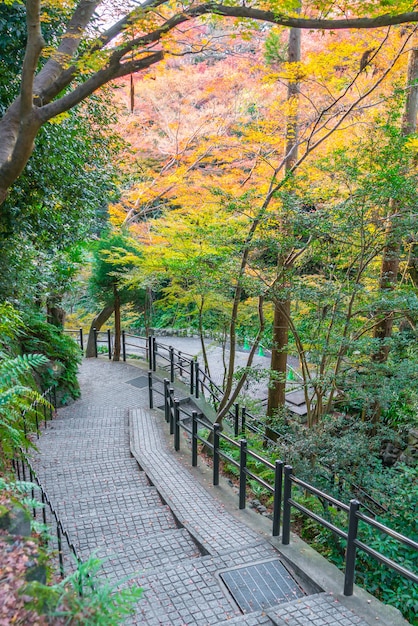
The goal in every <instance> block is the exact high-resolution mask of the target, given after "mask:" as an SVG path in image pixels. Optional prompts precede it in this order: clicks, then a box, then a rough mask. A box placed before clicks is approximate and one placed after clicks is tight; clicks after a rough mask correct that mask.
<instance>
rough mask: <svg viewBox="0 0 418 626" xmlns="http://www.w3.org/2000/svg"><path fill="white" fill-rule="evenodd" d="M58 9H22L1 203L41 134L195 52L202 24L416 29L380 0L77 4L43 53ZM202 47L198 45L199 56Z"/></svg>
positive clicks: (410, 9) (0, 169) (399, 8)
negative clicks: (129, 80)
mask: <svg viewBox="0 0 418 626" xmlns="http://www.w3.org/2000/svg"><path fill="white" fill-rule="evenodd" d="M55 6H56V4H55V3H51V4H48V3H47V4H46V5H45V6H41V3H40V0H28V2H27V3H26V18H25V19H26V30H27V41H26V47H25V56H24V59H23V61H22V67H21V72H20V94H19V96H18V97H17V98H15V99H14V100H13V101H12V102H10V103H9V105H8V107H7V109H6V110H5V111H4V113H3V115H2V118H1V120H0V138H1V141H0V202H3V201H4V199H5V198H6V195H7V191H8V189H9V188H10V186H11V185H12V184H13V183H14V181H15V180H16V179H17V178H18V177H19V175H20V174H21V172H22V170H23V168H24V167H25V165H26V163H27V161H28V159H29V158H30V156H31V154H32V151H33V143H34V140H35V138H36V136H37V134H38V132H39V129H40V128H41V127H42V126H43V125H44V124H45V123H47V122H48V121H49V120H51V119H53V118H55V117H57V116H59V115H62V114H63V113H65V112H67V111H69V110H70V109H72V108H73V107H75V106H77V105H78V104H79V103H80V102H82V101H83V100H84V99H85V98H87V97H88V96H90V95H91V94H92V93H94V92H95V91H96V90H97V89H99V88H100V87H101V86H103V85H105V84H106V83H108V82H109V81H111V80H114V79H116V78H118V77H121V76H126V75H129V74H131V73H133V72H141V71H144V70H147V69H148V68H149V67H151V66H152V65H154V64H156V63H158V62H160V61H161V60H162V59H163V58H164V57H167V56H170V55H174V56H176V55H184V54H189V53H190V52H193V51H196V48H195V47H191V48H190V47H189V42H188V38H187V31H188V30H190V25H191V24H193V23H194V21H196V20H197V21H198V20H199V19H200V18H201V17H202V16H205V15H214V16H216V17H217V18H218V17H223V18H232V19H237V18H238V19H242V18H244V19H249V20H256V21H263V22H268V23H273V24H280V25H282V26H285V27H296V28H304V29H321V30H333V31H335V30H339V29H349V28H358V29H370V28H377V27H384V26H390V25H393V24H403V23H413V22H416V21H418V13H417V12H416V11H414V8H415V5H414V3H413V2H412V1H407V0H403V1H402V2H398V1H396V2H394V1H390V2H388V0H385V1H384V2H383V1H382V2H379V1H376V2H374V3H365V4H364V6H362V5H361V4H358V5H357V6H358V9H357V11H356V13H355V14H354V12H353V10H352V9H351V8H350V5H347V6H345V5H344V4H343V5H342V6H341V5H332V6H331V7H330V6H329V4H328V3H326V4H324V5H323V6H322V3H317V2H315V3H314V4H312V6H311V5H309V4H308V3H307V4H306V6H305V7H304V8H303V13H302V14H301V15H300V16H299V15H298V13H297V11H295V7H297V3H294V2H292V1H290V0H289V1H288V2H285V1H283V2H280V3H276V2H271V3H269V2H265V3H264V2H263V3H260V5H254V6H247V5H246V4H242V5H241V4H235V3H231V4H226V3H213V2H208V3H207V2H201V3H197V2H196V3H195V2H191V3H187V2H182V3H176V2H169V1H167V0H147V1H146V2H144V3H142V4H141V5H139V6H135V5H134V6H133V7H132V6H130V7H128V8H123V7H122V6H121V5H120V4H118V3H112V2H107V3H106V2H101V1H100V0H80V2H76V3H74V4H73V3H70V4H62V5H61V4H60V3H58V7H59V8H60V9H61V24H60V26H59V27H57V29H56V33H55V42H54V43H53V44H52V45H50V46H48V47H45V44H44V39H43V36H42V28H43V24H45V23H47V22H48V21H49V20H50V11H51V10H52V9H53V8H54V7H55ZM206 45H207V44H206V43H205V42H201V43H200V44H199V46H198V47H199V49H202V47H205V46H206Z"/></svg>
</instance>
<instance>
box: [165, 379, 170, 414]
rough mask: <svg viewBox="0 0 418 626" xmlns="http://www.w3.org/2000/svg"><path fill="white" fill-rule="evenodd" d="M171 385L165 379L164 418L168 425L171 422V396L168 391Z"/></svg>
mask: <svg viewBox="0 0 418 626" xmlns="http://www.w3.org/2000/svg"><path fill="white" fill-rule="evenodd" d="M169 384H170V383H169V380H168V378H164V417H165V421H166V422H167V424H168V422H169V421H170V394H169V391H168V386H169Z"/></svg>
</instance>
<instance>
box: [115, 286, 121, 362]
mask: <svg viewBox="0 0 418 626" xmlns="http://www.w3.org/2000/svg"><path fill="white" fill-rule="evenodd" d="M113 302H114V305H115V346H114V348H113V360H114V361H120V342H121V332H120V297H119V292H118V287H117V285H116V283H114V284H113Z"/></svg>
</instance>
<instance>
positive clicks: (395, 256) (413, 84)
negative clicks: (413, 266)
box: [373, 47, 418, 363]
mask: <svg viewBox="0 0 418 626" xmlns="http://www.w3.org/2000/svg"><path fill="white" fill-rule="evenodd" d="M417 81H418V48H416V47H415V48H413V49H412V50H411V52H410V53H409V60H408V74H407V87H408V91H407V98H406V102H405V109H404V114H403V119H402V129H401V130H402V134H403V136H404V137H407V136H408V135H410V134H412V133H415V131H416V127H417V110H418V83H417ZM400 213H402V206H400V204H399V202H392V203H391V206H390V215H389V216H388V220H387V234H386V245H385V248H384V250H383V255H382V262H381V268H380V280H379V290H380V292H381V293H382V294H384V293H388V292H390V291H393V290H394V289H395V287H396V284H397V281H398V270H399V263H400V252H401V246H400V244H399V240H398V238H397V237H396V235H394V234H393V228H394V223H395V221H397V220H399V214H400ZM393 315H394V313H393V311H386V312H384V313H382V316H381V319H380V321H379V323H378V324H377V325H376V327H375V331H374V338H375V339H377V340H378V348H377V350H376V352H375V353H374V355H373V361H375V362H376V363H385V362H386V361H387V358H388V355H389V343H388V341H389V339H390V338H391V336H392V330H393Z"/></svg>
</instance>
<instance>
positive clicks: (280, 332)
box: [266, 298, 290, 441]
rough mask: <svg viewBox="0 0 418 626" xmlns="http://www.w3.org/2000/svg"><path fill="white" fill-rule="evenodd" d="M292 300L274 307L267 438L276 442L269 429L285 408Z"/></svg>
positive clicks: (278, 303) (287, 299)
mask: <svg viewBox="0 0 418 626" xmlns="http://www.w3.org/2000/svg"><path fill="white" fill-rule="evenodd" d="M289 315H290V298H286V300H284V301H283V302H276V303H275V305H274V321H273V341H274V344H273V349H272V351H271V363H270V368H271V370H272V372H273V375H272V377H271V379H270V384H269V391H268V400H267V416H268V421H267V428H266V436H267V437H268V438H269V439H273V440H274V441H275V440H276V439H277V437H276V435H275V433H274V432H272V431H271V429H270V428H269V424H271V419H272V418H273V417H274V414H275V413H277V410H278V409H279V407H284V406H285V399H286V398H285V394H286V372H287V344H288V341H289Z"/></svg>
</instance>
